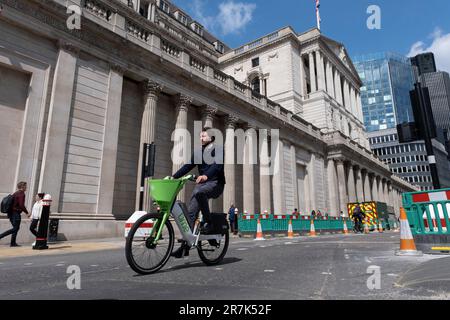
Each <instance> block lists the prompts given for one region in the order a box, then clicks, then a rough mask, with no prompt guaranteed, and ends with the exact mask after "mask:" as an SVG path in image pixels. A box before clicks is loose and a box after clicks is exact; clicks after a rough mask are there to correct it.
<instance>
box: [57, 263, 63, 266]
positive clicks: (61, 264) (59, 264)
mask: <svg viewBox="0 0 450 320" xmlns="http://www.w3.org/2000/svg"><path fill="white" fill-rule="evenodd" d="M55 267H64V263H58V264H57V265H56V266H55Z"/></svg>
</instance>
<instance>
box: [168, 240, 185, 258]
mask: <svg viewBox="0 0 450 320" xmlns="http://www.w3.org/2000/svg"><path fill="white" fill-rule="evenodd" d="M170 256H172V257H174V258H176V259H181V258H183V256H185V257H188V256H189V247H188V245H187V244H186V243H183V244H182V245H181V247H179V248H178V249H177V250H175V251H174V252H172V253H171V255H170Z"/></svg>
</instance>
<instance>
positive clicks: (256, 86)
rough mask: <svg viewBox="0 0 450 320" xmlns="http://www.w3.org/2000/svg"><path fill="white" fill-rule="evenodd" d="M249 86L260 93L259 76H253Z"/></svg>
mask: <svg viewBox="0 0 450 320" xmlns="http://www.w3.org/2000/svg"><path fill="white" fill-rule="evenodd" d="M251 87H252V90H253V91H255V92H258V93H261V81H260V80H259V77H255V78H253V80H252V81H251Z"/></svg>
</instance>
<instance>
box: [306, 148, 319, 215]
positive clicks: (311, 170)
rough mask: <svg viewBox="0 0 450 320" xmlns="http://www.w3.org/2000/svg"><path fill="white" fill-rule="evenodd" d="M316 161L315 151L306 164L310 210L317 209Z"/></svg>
mask: <svg viewBox="0 0 450 320" xmlns="http://www.w3.org/2000/svg"><path fill="white" fill-rule="evenodd" d="M315 162H316V156H315V154H314V153H311V159H310V161H309V163H308V165H307V166H306V172H307V174H308V184H309V207H310V211H312V210H314V211H317V209H318V208H317V206H316V194H317V190H316V184H315V182H314V177H315V176H316V173H315Z"/></svg>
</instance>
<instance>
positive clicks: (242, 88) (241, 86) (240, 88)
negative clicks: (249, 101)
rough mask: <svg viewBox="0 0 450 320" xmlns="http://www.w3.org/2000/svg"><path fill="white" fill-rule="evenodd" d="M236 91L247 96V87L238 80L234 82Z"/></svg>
mask: <svg viewBox="0 0 450 320" xmlns="http://www.w3.org/2000/svg"><path fill="white" fill-rule="evenodd" d="M234 89H235V90H237V91H239V92H240V93H243V94H245V90H247V86H246V85H245V84H243V83H241V82H239V81H237V80H234Z"/></svg>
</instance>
